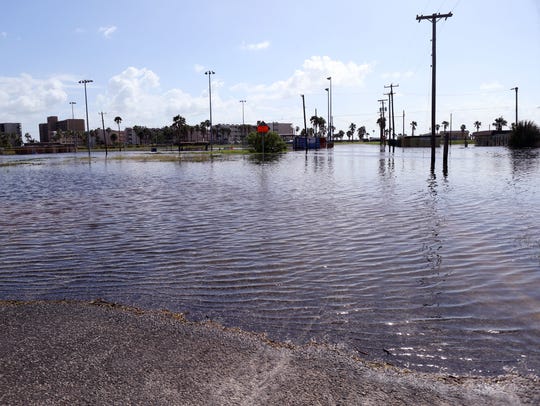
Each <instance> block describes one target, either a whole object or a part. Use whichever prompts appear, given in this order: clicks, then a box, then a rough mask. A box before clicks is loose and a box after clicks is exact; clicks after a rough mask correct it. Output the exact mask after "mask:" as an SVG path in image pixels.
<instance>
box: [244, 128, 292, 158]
mask: <svg viewBox="0 0 540 406" xmlns="http://www.w3.org/2000/svg"><path fill="white" fill-rule="evenodd" d="M263 137H264V143H263ZM247 143H248V145H249V148H250V150H251V151H252V152H259V153H262V152H264V153H267V154H276V153H279V152H283V151H286V150H287V143H286V142H285V141H283V138H281V137H280V135H279V134H278V133H276V132H273V131H270V132H268V133H266V134H265V135H261V134H259V133H255V132H252V133H250V134H249V135H248V136H247ZM263 146H264V151H263Z"/></svg>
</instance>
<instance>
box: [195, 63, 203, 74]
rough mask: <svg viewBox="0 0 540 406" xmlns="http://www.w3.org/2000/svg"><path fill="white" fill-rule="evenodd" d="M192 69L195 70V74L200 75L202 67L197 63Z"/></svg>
mask: <svg viewBox="0 0 540 406" xmlns="http://www.w3.org/2000/svg"><path fill="white" fill-rule="evenodd" d="M193 69H194V70H195V72H197V73H201V72H202V71H203V70H204V66H203V65H199V64H198V63H197V64H195V66H193Z"/></svg>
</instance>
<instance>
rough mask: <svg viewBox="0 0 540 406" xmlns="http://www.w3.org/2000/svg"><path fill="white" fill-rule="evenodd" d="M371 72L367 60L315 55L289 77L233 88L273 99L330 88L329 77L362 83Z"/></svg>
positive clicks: (349, 83)
mask: <svg viewBox="0 0 540 406" xmlns="http://www.w3.org/2000/svg"><path fill="white" fill-rule="evenodd" d="M371 71H372V66H371V65H370V64H367V63H365V64H361V65H359V64H356V63H354V62H347V63H345V62H342V61H336V60H332V59H331V58H330V57H328V56H312V57H311V58H310V59H306V60H305V61H304V63H303V64H302V67H301V69H297V70H295V71H294V72H293V73H292V75H291V76H290V77H289V78H287V79H284V80H279V81H276V82H274V83H271V84H260V85H249V84H239V85H237V86H234V87H233V89H234V90H241V91H244V92H246V93H250V94H252V95H260V96H261V97H265V98H270V99H276V98H284V97H291V96H295V97H296V96H298V95H299V94H304V93H305V94H307V93H310V92H320V91H321V89H324V88H325V87H328V84H329V82H328V80H327V77H332V85H333V86H341V85H344V86H349V87H354V86H363V85H364V80H365V78H366V76H367V75H368V74H369V73H371Z"/></svg>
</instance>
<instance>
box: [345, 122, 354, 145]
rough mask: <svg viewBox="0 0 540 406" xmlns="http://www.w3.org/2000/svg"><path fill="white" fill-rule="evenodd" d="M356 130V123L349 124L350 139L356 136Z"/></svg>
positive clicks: (348, 134) (348, 135) (348, 133)
mask: <svg viewBox="0 0 540 406" xmlns="http://www.w3.org/2000/svg"><path fill="white" fill-rule="evenodd" d="M355 131H356V124H354V123H351V124H349V131H347V137H349V141H350V140H351V138H353V137H354V133H355ZM353 140H354V138H353Z"/></svg>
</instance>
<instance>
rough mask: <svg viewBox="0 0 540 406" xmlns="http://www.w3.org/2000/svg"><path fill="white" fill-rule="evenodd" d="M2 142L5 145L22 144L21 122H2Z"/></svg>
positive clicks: (0, 125)
mask: <svg viewBox="0 0 540 406" xmlns="http://www.w3.org/2000/svg"><path fill="white" fill-rule="evenodd" d="M0 136H1V139H0V143H1V144H2V145H0V146H5V147H18V146H20V145H21V144H22V130H21V123H0Z"/></svg>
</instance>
